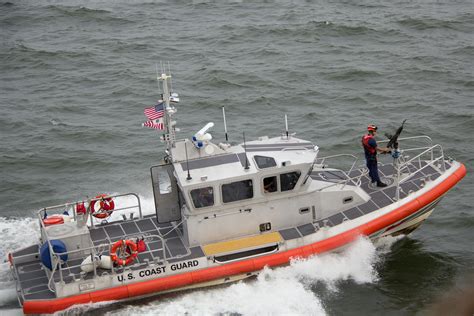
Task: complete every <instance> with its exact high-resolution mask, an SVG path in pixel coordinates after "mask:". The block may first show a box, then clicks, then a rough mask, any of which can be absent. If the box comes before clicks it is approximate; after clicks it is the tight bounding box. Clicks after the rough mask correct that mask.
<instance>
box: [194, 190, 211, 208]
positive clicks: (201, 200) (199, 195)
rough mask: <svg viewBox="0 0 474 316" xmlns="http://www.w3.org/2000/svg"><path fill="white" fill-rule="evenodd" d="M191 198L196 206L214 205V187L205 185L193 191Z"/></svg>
mask: <svg viewBox="0 0 474 316" xmlns="http://www.w3.org/2000/svg"><path fill="white" fill-rule="evenodd" d="M191 198H192V199H193V204H194V207H195V208H201V207H208V206H213V205H214V189H213V188H212V187H205V188H199V189H194V190H192V191H191Z"/></svg>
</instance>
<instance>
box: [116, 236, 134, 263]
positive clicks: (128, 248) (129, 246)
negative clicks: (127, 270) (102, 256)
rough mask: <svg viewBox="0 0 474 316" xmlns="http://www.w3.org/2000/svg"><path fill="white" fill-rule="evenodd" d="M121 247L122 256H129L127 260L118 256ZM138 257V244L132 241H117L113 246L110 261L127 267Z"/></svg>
mask: <svg viewBox="0 0 474 316" xmlns="http://www.w3.org/2000/svg"><path fill="white" fill-rule="evenodd" d="M119 247H120V252H121V253H122V254H124V253H128V256H127V258H126V259H122V258H120V257H119V256H118V255H117V250H118V249H119ZM136 257H137V244H136V243H134V242H133V241H131V240H119V241H116V242H115V243H114V244H113V245H112V248H111V249H110V259H112V261H113V262H115V263H116V264H118V265H120V266H126V265H128V264H130V263H132V262H133V260H135V258H136Z"/></svg>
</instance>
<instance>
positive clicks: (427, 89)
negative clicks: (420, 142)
mask: <svg viewBox="0 0 474 316" xmlns="http://www.w3.org/2000/svg"><path fill="white" fill-rule="evenodd" d="M0 30H1V32H0V91H1V94H0V135H1V137H0V170H1V173H0V175H1V181H0V201H1V204H0V216H1V218H0V219H1V221H0V231H1V233H2V235H3V238H2V243H1V245H0V256H1V257H2V258H4V257H5V254H6V253H7V252H8V251H9V250H11V249H15V248H17V247H20V246H24V245H27V244H30V243H32V242H34V241H35V240H36V238H37V236H36V235H34V233H32V232H33V231H34V230H35V227H36V223H35V221H34V220H33V219H32V217H33V216H32V213H31V211H33V210H35V209H38V208H40V207H42V206H47V205H52V204H56V203H61V202H65V201H67V200H71V199H79V198H83V197H84V196H94V195H95V194H96V193H97V192H129V191H133V192H138V193H139V194H140V195H141V197H142V198H143V199H144V200H145V201H148V202H151V195H152V193H151V185H150V181H149V171H148V168H149V166H151V165H153V164H156V162H157V160H158V158H159V157H160V152H161V150H162V149H163V146H162V144H161V143H160V142H159V139H158V136H159V135H158V134H157V133H156V132H155V131H153V130H148V129H143V128H141V126H140V124H141V123H142V122H143V121H144V116H143V112H142V111H143V108H144V107H146V106H150V105H152V104H154V102H155V101H156V99H157V98H158V91H157V89H156V81H155V79H154V78H155V77H156V75H155V64H156V63H157V62H158V63H159V61H160V60H162V61H170V64H171V70H172V73H173V75H174V80H173V87H174V89H175V90H176V91H178V92H179V93H180V96H181V100H182V102H181V103H180V104H179V113H178V119H179V121H178V125H179V127H180V128H181V130H182V132H181V136H182V137H186V136H189V135H190V134H191V133H193V132H195V131H197V130H198V129H200V128H201V127H202V126H203V125H204V124H205V123H207V122H208V121H214V122H215V123H216V126H215V128H214V132H213V135H214V137H215V138H217V139H218V140H220V139H223V128H222V119H221V110H220V108H221V106H223V105H225V106H226V112H227V121H228V128H229V132H230V137H231V140H232V141H234V142H240V141H241V135H242V131H245V132H246V135H247V138H253V137H256V136H260V135H278V134H280V133H281V131H282V129H283V127H284V121H283V115H284V114H285V113H286V114H288V116H289V122H290V129H291V131H294V132H297V136H299V137H301V138H305V139H309V140H312V141H314V142H315V143H316V144H318V145H319V146H320V147H321V154H322V155H330V154H336V153H341V152H345V153H352V152H357V153H360V151H361V149H360V145H359V140H360V136H361V135H362V133H363V132H364V128H365V126H366V125H367V124H368V123H372V122H373V123H376V124H377V125H379V127H380V128H381V130H382V131H392V130H394V129H395V128H396V127H397V125H398V124H399V123H400V122H401V121H402V120H403V119H405V118H408V122H407V126H406V129H405V133H406V134H405V135H407V136H408V135H411V136H413V135H419V134H426V135H429V136H431V137H432V139H433V140H434V141H435V142H438V143H440V144H442V145H443V149H444V151H445V152H446V154H447V155H449V156H451V157H454V158H456V159H457V160H460V161H462V162H464V163H465V164H466V166H467V168H468V172H470V173H472V162H473V158H472V157H473V156H474V145H473V144H472V140H473V136H472V135H473V134H474V121H473V114H474V104H473V100H474V71H473V62H472V61H473V60H474V44H473V35H472V34H474V5H473V3H472V1H421V0H420V1H373V2H371V1H359V3H358V4H356V3H355V2H354V3H353V2H334V1H315V2H311V1H309V2H306V1H289V2H283V1H265V2H258V3H253V2H252V3H247V2H241V1H236V2H233V1H225V2H216V3H214V2H207V1H203V2H201V1H199V2H198V1H195V2H188V1H181V2H174V1H169V2H167V1H158V2H153V1H131V2H128V1H97V2H96V1H87V2H84V3H83V4H82V5H79V4H78V3H77V2H75V1H74V2H73V1H71V2H61V3H59V2H56V1H35V2H33V1H31V2H28V1H12V2H6V1H3V0H2V1H1V2H0ZM472 188H473V178H472V176H471V175H470V174H468V176H467V177H466V178H465V179H464V180H463V182H462V183H460V185H459V186H457V187H456V188H455V189H453V190H452V191H451V192H450V194H448V195H447V196H446V198H445V199H444V200H443V201H442V203H440V205H439V206H438V208H437V210H436V212H435V213H434V214H433V215H432V216H431V218H430V219H429V220H428V221H427V222H426V223H425V224H424V225H422V227H421V228H420V229H419V230H417V231H416V232H415V233H413V234H412V235H410V236H409V237H405V238H403V239H401V240H398V241H396V242H391V243H390V246H389V247H388V248H389V250H387V249H386V248H387V247H385V248H383V249H384V250H380V249H378V250H377V249H376V248H375V247H374V246H373V245H371V244H370V243H369V242H367V241H364V240H362V241H360V242H359V243H357V244H356V245H354V246H353V248H349V249H348V250H347V252H344V253H342V254H329V255H324V256H322V257H316V258H313V259H311V260H308V261H304V262H295V263H293V264H292V265H291V266H289V267H285V268H281V269H275V270H273V271H265V272H264V273H263V274H262V275H261V276H260V277H259V278H258V279H257V280H253V281H250V282H244V283H239V284H235V285H232V286H230V287H222V288H216V289H211V290H205V291H195V292H189V293H184V294H178V295H171V296H166V297H163V298H161V299H160V298H155V299H152V300H147V301H141V302H138V303H130V304H119V305H113V306H108V307H105V308H104V309H101V312H103V311H106V312H108V313H110V314H131V313H132V314H133V313H145V314H156V313H160V312H162V313H165V314H176V313H177V314H182V313H186V312H187V313H190V314H221V313H224V314H227V313H229V314H244V315H252V314H278V313H281V314H318V315H319V314H330V315H337V314H364V315H365V314H380V313H382V312H383V313H388V314H413V313H420V312H421V313H422V312H424V311H426V310H428V309H429V308H430V306H431V305H432V304H433V303H434V302H436V301H437V300H438V299H439V298H440V296H442V295H443V294H445V293H446V292H453V291H454V292H455V293H456V291H460V290H461V289H463V288H464V287H465V286H468V285H470V284H472V283H473V282H474V281H473V280H474V268H473V266H474V249H473V248H474V247H473V246H472V245H473V243H472V240H474V233H473V231H474V230H473V226H474V215H473V211H472V204H473V202H474V199H473V198H472V193H471V191H472ZM147 204H148V205H151V203H147ZM25 236H27V237H26V238H25ZM351 249H352V250H351ZM354 249H355V250H354ZM351 251H356V252H357V251H358V253H360V254H361V255H360V256H355V257H353V254H352V253H351ZM0 287H1V289H0V309H1V310H3V312H6V311H9V312H12V313H16V312H18V311H19V310H18V309H17V307H16V298H15V294H14V290H13V283H12V281H11V280H10V278H9V276H8V267H7V265H6V264H3V265H2V266H1V268H0ZM94 308H95V306H93V307H92V310H87V311H88V312H91V313H96V311H94ZM83 311H84V310H79V311H76V312H77V313H81V312H83ZM71 313H75V312H74V311H72V312H71Z"/></svg>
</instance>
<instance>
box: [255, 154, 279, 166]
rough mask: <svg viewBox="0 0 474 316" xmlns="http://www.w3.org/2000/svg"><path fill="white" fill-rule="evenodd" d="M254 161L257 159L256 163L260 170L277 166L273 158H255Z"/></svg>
mask: <svg viewBox="0 0 474 316" xmlns="http://www.w3.org/2000/svg"><path fill="white" fill-rule="evenodd" d="M253 159H255V163H256V164H257V166H258V167H259V168H260V169H265V168H271V167H275V166H276V165H277V164H276V162H275V159H273V158H272V157H266V156H254V157H253Z"/></svg>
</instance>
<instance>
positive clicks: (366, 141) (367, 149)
mask: <svg viewBox="0 0 474 316" xmlns="http://www.w3.org/2000/svg"><path fill="white" fill-rule="evenodd" d="M373 138H374V135H370V134H367V135H364V136H363V137H362V146H363V147H364V150H365V152H366V153H367V154H369V155H370V156H375V155H376V154H377V149H376V147H372V146H370V145H369V141H370V140H371V139H373Z"/></svg>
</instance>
